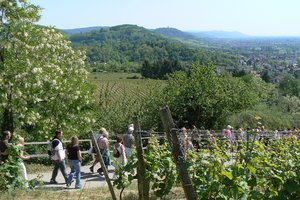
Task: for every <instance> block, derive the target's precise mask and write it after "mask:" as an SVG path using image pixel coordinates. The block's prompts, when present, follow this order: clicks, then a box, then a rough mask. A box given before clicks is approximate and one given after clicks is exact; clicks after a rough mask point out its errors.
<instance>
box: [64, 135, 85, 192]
mask: <svg viewBox="0 0 300 200" xmlns="http://www.w3.org/2000/svg"><path fill="white" fill-rule="evenodd" d="M66 153H67V155H68V160H69V165H70V167H71V172H70V174H69V175H68V178H67V187H70V186H71V184H72V180H73V177H74V175H75V176H76V182H75V189H81V183H80V177H81V162H82V155H81V150H80V147H79V140H78V137H77V136H73V137H72V138H71V143H70V144H69V145H68V146H67V149H66Z"/></svg>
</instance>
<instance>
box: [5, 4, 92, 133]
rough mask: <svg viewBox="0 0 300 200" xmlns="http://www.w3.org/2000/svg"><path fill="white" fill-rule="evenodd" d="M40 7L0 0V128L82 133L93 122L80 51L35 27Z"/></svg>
mask: <svg viewBox="0 0 300 200" xmlns="http://www.w3.org/2000/svg"><path fill="white" fill-rule="evenodd" d="M39 11H40V8H39V7H38V6H34V5H32V4H30V3H28V2H27V1H26V0H6V1H0V15H1V16H0V30H1V33H0V40H1V41H0V44H1V47H0V96H1V101H0V111H1V118H0V119H1V129H2V130H10V131H14V130H16V129H18V130H19V129H22V130H25V131H27V132H32V133H37V135H39V136H41V135H45V134H42V133H49V131H53V130H55V129H64V130H66V131H75V132H77V130H78V129H81V131H83V128H84V127H88V126H87V125H88V124H89V123H90V122H91V121H92V119H91V113H90V112H89V110H90V109H89V107H90V104H91V102H92V98H91V97H92V95H91V93H92V91H91V87H90V86H89V85H88V84H87V81H86V80H87V74H88V71H87V69H86V67H85V61H84V60H85V55H84V53H83V52H80V51H77V50H74V49H73V48H72V46H71V43H70V42H69V41H68V40H66V39H65V38H64V36H63V35H62V34H61V33H60V32H58V31H57V30H56V29H55V28H52V27H39V26H36V25H34V22H36V21H37V20H38V19H39ZM46 135H47V134H46Z"/></svg>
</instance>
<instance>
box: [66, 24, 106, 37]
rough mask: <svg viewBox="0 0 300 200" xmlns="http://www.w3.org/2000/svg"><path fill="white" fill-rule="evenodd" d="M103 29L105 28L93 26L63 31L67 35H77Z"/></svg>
mask: <svg viewBox="0 0 300 200" xmlns="http://www.w3.org/2000/svg"><path fill="white" fill-rule="evenodd" d="M101 28H103V26H92V27H86V28H74V29H61V30H62V31H63V32H64V33H65V34H68V35H70V34H76V33H85V32H89V31H93V30H99V29H101Z"/></svg>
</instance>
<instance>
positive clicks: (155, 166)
mask: <svg viewBox="0 0 300 200" xmlns="http://www.w3.org/2000/svg"><path fill="white" fill-rule="evenodd" d="M131 158H133V159H130V160H129V162H128V163H127V164H126V165H125V166H123V167H121V168H120V169H119V170H118V171H117V177H118V178H117V179H116V180H115V181H114V185H115V186H116V187H117V188H118V189H122V188H127V187H128V186H129V185H130V184H131V183H132V180H133V176H132V174H133V173H134V168H136V166H137V163H136V162H137V159H136V155H135V154H133V157H131ZM144 158H145V165H146V166H145V168H146V174H144V176H145V178H146V179H147V180H149V181H150V183H152V190H153V192H154V194H155V195H156V196H157V197H164V196H166V195H168V194H169V193H170V191H171V189H172V187H173V185H174V184H175V183H176V181H177V174H176V167H175V164H174V163H173V161H172V155H171V152H170V150H169V147H168V144H167V143H165V144H163V145H159V143H158V141H157V139H156V137H155V136H153V137H151V138H150V139H149V144H148V149H147V150H146V151H144Z"/></svg>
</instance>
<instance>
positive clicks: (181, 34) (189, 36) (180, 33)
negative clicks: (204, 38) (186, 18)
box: [154, 28, 200, 40]
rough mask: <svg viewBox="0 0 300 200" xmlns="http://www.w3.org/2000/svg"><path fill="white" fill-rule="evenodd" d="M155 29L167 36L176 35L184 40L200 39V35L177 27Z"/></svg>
mask: <svg viewBox="0 0 300 200" xmlns="http://www.w3.org/2000/svg"><path fill="white" fill-rule="evenodd" d="M154 31H155V32H157V33H160V34H162V35H165V36H167V37H174V38H178V39H182V40H200V38H199V37H197V36H194V35H192V34H189V33H186V32H183V31H181V30H178V29H176V28H157V29H154Z"/></svg>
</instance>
